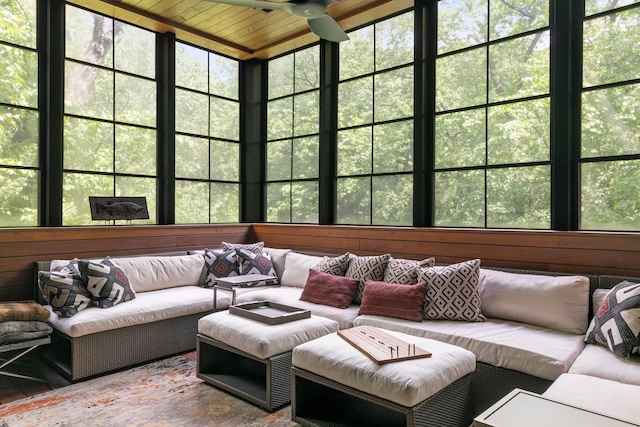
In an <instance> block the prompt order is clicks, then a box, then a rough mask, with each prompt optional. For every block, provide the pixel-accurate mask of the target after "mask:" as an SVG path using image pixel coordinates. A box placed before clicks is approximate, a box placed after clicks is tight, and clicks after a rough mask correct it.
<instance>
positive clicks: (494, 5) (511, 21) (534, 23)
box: [489, 0, 549, 40]
mask: <svg viewBox="0 0 640 427" xmlns="http://www.w3.org/2000/svg"><path fill="white" fill-rule="evenodd" d="M490 10H491V19H490V20H489V21H490V22H491V29H490V38H491V40H495V39H499V38H502V37H507V36H512V35H516V34H520V33H524V32H526V31H531V30H536V29H538V28H542V27H546V26H548V25H549V1H548V0H547V1H542V0H526V1H522V0H520V1H518V3H517V6H514V5H513V4H510V3H509V2H506V1H504V0H491V5H490Z"/></svg>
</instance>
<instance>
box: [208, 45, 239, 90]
mask: <svg viewBox="0 0 640 427" xmlns="http://www.w3.org/2000/svg"><path fill="white" fill-rule="evenodd" d="M209 64H210V65H209V85H210V87H209V93H211V94H212V95H219V96H224V97H226V98H231V99H238V81H239V79H240V77H239V74H238V69H239V64H238V61H235V60H233V59H229V58H225V57H223V56H220V55H216V54H215V53H210V54H209Z"/></svg>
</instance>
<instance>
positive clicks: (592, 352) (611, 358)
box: [569, 344, 640, 386]
mask: <svg viewBox="0 0 640 427" xmlns="http://www.w3.org/2000/svg"><path fill="white" fill-rule="evenodd" d="M569 373H571V374H582V375H591V376H593V377H598V378H604V379H607V380H611V381H619V382H621V383H627V384H635V385H638V386H640V357H635V358H631V359H623V358H621V357H618V356H616V355H615V354H614V353H612V352H611V351H610V350H609V349H608V348H607V347H603V346H600V345H596V344H587V345H586V347H585V348H584V350H583V351H582V353H580V355H579V356H578V357H577V358H576V360H575V361H574V362H573V365H571V369H569Z"/></svg>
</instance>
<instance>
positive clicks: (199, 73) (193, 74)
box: [176, 42, 209, 222]
mask: <svg viewBox="0 0 640 427" xmlns="http://www.w3.org/2000/svg"><path fill="white" fill-rule="evenodd" d="M208 58H209V53H208V52H207V51H206V50H203V49H199V48H197V47H194V46H189V45H187V44H184V43H180V42H178V43H176V85H177V86H182V87H186V88H189V89H193V90H197V91H200V92H207V91H208V85H207V81H208V80H207V79H208V78H209V74H208V66H209V64H208V62H207V61H208ZM205 222H206V221H205Z"/></svg>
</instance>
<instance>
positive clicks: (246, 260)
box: [236, 249, 280, 287]
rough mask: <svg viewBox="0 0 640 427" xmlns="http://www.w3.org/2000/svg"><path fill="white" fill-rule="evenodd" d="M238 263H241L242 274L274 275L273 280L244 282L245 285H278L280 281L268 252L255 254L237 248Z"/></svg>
mask: <svg viewBox="0 0 640 427" xmlns="http://www.w3.org/2000/svg"><path fill="white" fill-rule="evenodd" d="M236 255H237V256H238V264H240V274H242V275H248V274H264V275H266V276H273V279H271V280H261V281H259V282H250V283H246V284H244V286H245V287H258V286H276V285H278V284H279V283H280V281H279V280H278V275H277V274H276V269H275V267H274V265H273V262H272V261H271V255H269V254H268V253H266V252H265V253H262V254H254V253H253V252H249V251H247V250H244V249H236Z"/></svg>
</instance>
